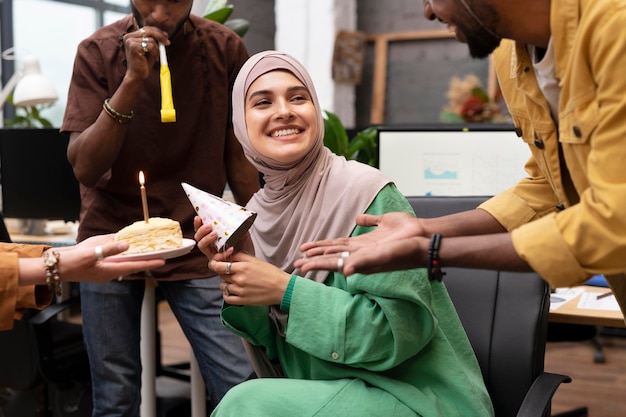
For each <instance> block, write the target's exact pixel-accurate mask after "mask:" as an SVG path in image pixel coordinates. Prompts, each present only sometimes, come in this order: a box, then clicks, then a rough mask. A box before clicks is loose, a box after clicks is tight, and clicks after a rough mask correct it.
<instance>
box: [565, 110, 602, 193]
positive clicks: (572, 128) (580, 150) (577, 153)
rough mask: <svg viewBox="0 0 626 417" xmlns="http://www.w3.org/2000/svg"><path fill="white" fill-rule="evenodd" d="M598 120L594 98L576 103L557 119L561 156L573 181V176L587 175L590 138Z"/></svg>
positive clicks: (598, 112)
mask: <svg viewBox="0 0 626 417" xmlns="http://www.w3.org/2000/svg"><path fill="white" fill-rule="evenodd" d="M599 121H600V108H599V106H598V102H597V101H596V100H588V101H585V102H583V103H580V104H577V105H576V106H574V108H573V110H572V111H569V112H565V113H564V114H563V116H562V117H561V118H560V120H559V141H560V142H561V144H562V145H563V156H564V157H565V161H566V163H567V166H568V168H569V171H570V174H571V175H572V179H573V180H574V183H576V182H577V181H576V178H575V177H579V176H581V175H582V177H583V178H586V176H587V160H588V158H589V152H590V151H591V138H592V136H593V134H594V132H595V131H596V129H597V127H598V124H599ZM585 182H586V181H585Z"/></svg>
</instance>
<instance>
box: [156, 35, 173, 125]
mask: <svg viewBox="0 0 626 417" xmlns="http://www.w3.org/2000/svg"><path fill="white" fill-rule="evenodd" d="M159 54H160V58H161V122H162V123H171V122H175V121H176V110H174V100H173V99H172V76H171V74H170V67H169V66H168V65H167V55H166V54H165V45H163V44H162V43H161V42H159Z"/></svg>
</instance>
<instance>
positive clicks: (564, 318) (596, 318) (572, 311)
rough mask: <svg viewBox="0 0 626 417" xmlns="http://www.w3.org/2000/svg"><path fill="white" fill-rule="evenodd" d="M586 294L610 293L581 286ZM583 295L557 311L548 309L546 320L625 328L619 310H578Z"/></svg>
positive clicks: (601, 288)
mask: <svg viewBox="0 0 626 417" xmlns="http://www.w3.org/2000/svg"><path fill="white" fill-rule="evenodd" d="M580 288H582V289H583V290H584V291H585V292H586V293H593V294H603V293H606V292H608V291H610V289H609V288H604V287H591V286H582V287H580ZM582 296H583V295H582V294H580V295H577V296H576V297H574V298H572V299H571V300H569V301H567V302H566V303H565V304H563V305H561V306H560V307H559V308H557V309H552V308H550V314H549V316H548V320H549V321H550V322H553V323H573V324H590V325H593V326H604V327H622V328H626V323H625V322H624V316H623V315H622V313H621V311H619V310H595V309H588V308H578V303H579V301H580V299H581V297H582Z"/></svg>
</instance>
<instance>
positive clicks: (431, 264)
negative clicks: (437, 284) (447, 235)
mask: <svg viewBox="0 0 626 417" xmlns="http://www.w3.org/2000/svg"><path fill="white" fill-rule="evenodd" d="M441 237H442V236H441V233H435V234H434V235H432V236H431V237H430V246H429V247H428V279H429V280H430V281H434V280H437V281H441V280H442V279H443V276H444V275H445V274H446V273H445V272H443V271H442V270H441V262H440V261H439V247H440V246H441Z"/></svg>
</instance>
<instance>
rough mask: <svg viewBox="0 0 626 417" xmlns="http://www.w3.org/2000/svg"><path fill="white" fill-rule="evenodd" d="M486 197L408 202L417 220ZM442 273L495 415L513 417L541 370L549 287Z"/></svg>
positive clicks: (497, 274) (482, 273)
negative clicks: (478, 365)
mask: <svg viewBox="0 0 626 417" xmlns="http://www.w3.org/2000/svg"><path fill="white" fill-rule="evenodd" d="M487 198H488V197H407V199H408V200H409V202H410V203H411V205H412V206H413V209H414V211H415V212H416V214H417V215H418V216H419V217H436V216H440V215H445V214H451V213H455V212H459V211H463V210H471V209H473V208H476V207H477V206H478V205H479V204H480V203H482V202H483V201H485V200H486V199H487ZM444 239H445V238H444ZM443 269H444V271H445V272H446V275H445V276H444V283H445V284H446V288H447V289H448V292H449V294H450V297H451V299H452V302H453V303H454V305H455V307H456V310H457V312H458V314H459V317H460V318H461V322H462V324H463V327H464V328H465V331H466V333H467V335H468V337H469V340H470V342H471V344H472V347H473V348H474V351H475V353H476V356H477V358H478V362H479V363H480V367H481V370H482V373H483V377H484V380H485V383H486V385H487V389H488V390H489V394H490V396H491V399H492V401H493V404H494V409H495V411H496V416H498V417H512V416H516V415H517V413H518V410H519V409H520V405H521V404H522V402H523V400H524V397H525V396H526V393H527V392H528V391H529V389H530V387H531V385H532V384H533V382H534V381H535V379H536V378H537V377H538V376H539V375H540V374H541V373H542V372H543V369H544V356H545V347H546V332H547V323H548V313H549V307H550V288H549V286H548V284H547V283H546V282H545V281H544V280H542V279H541V277H540V276H539V275H538V274H536V273H514V272H502V271H489V270H479V269H468V268H446V267H445V263H444V265H443Z"/></svg>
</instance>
